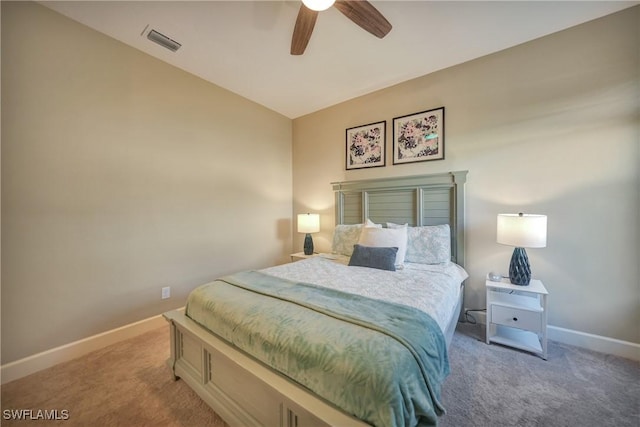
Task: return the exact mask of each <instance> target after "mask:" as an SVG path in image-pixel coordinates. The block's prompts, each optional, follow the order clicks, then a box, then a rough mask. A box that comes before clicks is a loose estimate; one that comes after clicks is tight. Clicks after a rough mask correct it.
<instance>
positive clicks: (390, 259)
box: [349, 244, 398, 271]
mask: <svg viewBox="0 0 640 427" xmlns="http://www.w3.org/2000/svg"><path fill="white" fill-rule="evenodd" d="M397 253H398V248H396V247H393V248H378V247H372V246H363V245H357V244H356V245H353V254H352V255H351V259H349V265H350V266H355V267H369V268H377V269H379V270H389V271H396V254H397Z"/></svg>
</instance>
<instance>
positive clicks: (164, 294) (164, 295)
mask: <svg viewBox="0 0 640 427" xmlns="http://www.w3.org/2000/svg"><path fill="white" fill-rule="evenodd" d="M170 296H171V287H169V286H166V287H164V288H162V299H167V298H169V297H170Z"/></svg>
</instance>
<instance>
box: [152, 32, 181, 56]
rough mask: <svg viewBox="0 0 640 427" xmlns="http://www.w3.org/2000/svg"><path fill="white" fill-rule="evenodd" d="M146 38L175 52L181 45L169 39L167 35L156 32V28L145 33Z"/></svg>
mask: <svg viewBox="0 0 640 427" xmlns="http://www.w3.org/2000/svg"><path fill="white" fill-rule="evenodd" d="M147 38H148V39H149V40H151V41H152V42H155V43H158V44H159V45H160V46H162V47H166V48H167V49H169V50H170V51H172V52H175V51H176V50H178V49H180V46H182V45H181V44H180V43H178V42H177V41H175V40H173V39H170V38H169V37H167V36H165V35H164V34H161V33H159V32H157V31H156V30H151V31H149V34H147Z"/></svg>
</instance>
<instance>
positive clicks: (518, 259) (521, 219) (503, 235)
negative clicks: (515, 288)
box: [496, 212, 547, 286]
mask: <svg viewBox="0 0 640 427" xmlns="http://www.w3.org/2000/svg"><path fill="white" fill-rule="evenodd" d="M496 241H497V242H498V243H501V244H503V245H509V246H515V249H514V250H513V255H512V256H511V264H509V278H510V279H511V283H513V284H514V285H520V286H527V285H529V282H530V281H531V266H530V265H529V258H528V257H527V252H526V251H525V250H524V248H544V247H545V246H547V216H546V215H531V214H523V213H522V212H521V213H518V214H499V215H498V227H497V238H496Z"/></svg>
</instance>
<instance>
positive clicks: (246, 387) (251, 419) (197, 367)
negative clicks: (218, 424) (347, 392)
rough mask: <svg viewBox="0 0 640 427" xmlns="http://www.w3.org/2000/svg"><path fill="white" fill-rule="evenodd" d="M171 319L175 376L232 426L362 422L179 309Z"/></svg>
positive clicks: (170, 361)
mask: <svg viewBox="0 0 640 427" xmlns="http://www.w3.org/2000/svg"><path fill="white" fill-rule="evenodd" d="M164 317H165V319H167V321H169V323H170V334H171V356H170V358H169V359H168V361H167V364H168V365H169V367H170V368H171V370H172V373H173V376H174V378H175V379H178V378H180V379H182V380H183V381H185V382H186V383H187V384H188V385H189V386H190V387H191V388H192V389H193V390H194V391H195V392H196V393H197V394H198V395H199V396H200V398H202V400H204V401H205V402H206V403H207V404H208V405H209V406H210V407H211V408H212V409H213V410H214V411H215V412H216V413H217V414H218V415H220V416H221V417H222V418H223V419H224V420H225V421H226V422H227V424H229V425H230V426H270V427H271V426H281V427H296V426H297V427H304V426H366V425H367V424H365V423H363V422H362V421H360V420H358V419H356V418H354V417H351V416H349V415H347V414H345V413H343V412H342V411H340V410H338V409H336V408H335V407H333V406H331V405H329V404H327V403H326V402H324V401H323V400H320V399H318V398H317V397H315V396H314V395H313V394H311V393H310V392H308V391H307V390H306V389H304V388H302V387H300V386H299V385H297V384H295V383H293V382H291V381H290V380H288V379H287V378H285V377H283V376H282V375H279V374H278V373H276V372H274V371H273V370H271V369H269V368H267V367H266V366H264V365H262V364H261V363H259V362H257V361H256V360H254V359H252V358H251V357H249V356H247V355H246V354H244V353H242V352H241V351H239V350H237V349H235V348H233V347H231V346H230V345H228V344H227V343H226V342H224V341H222V340H221V339H219V338H217V337H216V336H215V335H213V334H211V333H210V332H208V331H207V330H205V329H204V328H202V327H201V326H200V325H198V324H197V323H195V322H194V321H192V320H191V319H189V318H188V317H186V316H185V315H184V313H182V312H180V311H177V310H175V311H170V312H167V313H165V314H164Z"/></svg>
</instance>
